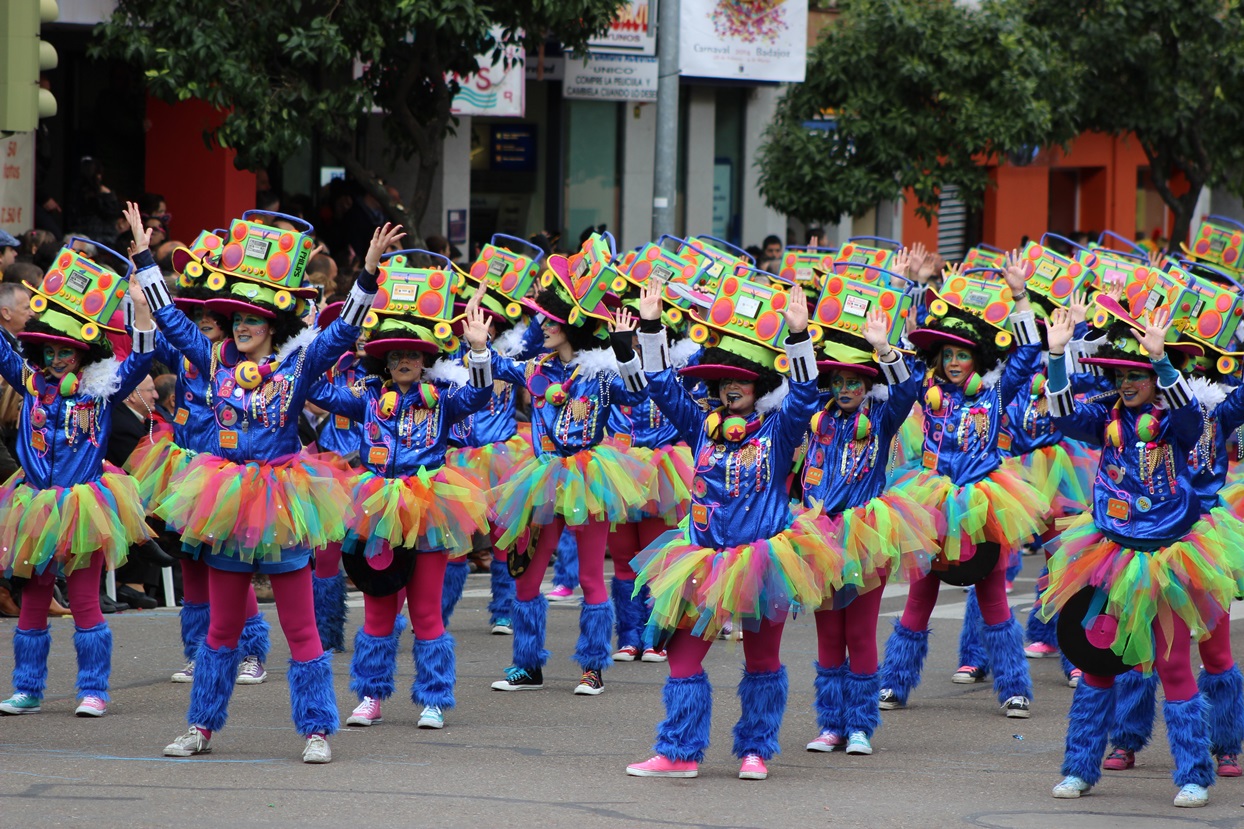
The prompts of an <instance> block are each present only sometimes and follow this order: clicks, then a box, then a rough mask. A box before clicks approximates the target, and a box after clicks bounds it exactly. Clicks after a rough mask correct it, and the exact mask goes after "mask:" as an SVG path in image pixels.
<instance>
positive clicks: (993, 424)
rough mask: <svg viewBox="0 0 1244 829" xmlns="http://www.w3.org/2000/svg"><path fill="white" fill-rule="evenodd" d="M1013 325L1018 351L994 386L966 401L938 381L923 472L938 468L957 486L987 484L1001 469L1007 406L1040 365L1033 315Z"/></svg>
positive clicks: (929, 410)
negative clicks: (938, 395) (1001, 439)
mask: <svg viewBox="0 0 1244 829" xmlns="http://www.w3.org/2000/svg"><path fill="white" fill-rule="evenodd" d="M1011 321H1012V325H1013V328H1014V330H1015V341H1016V343H1018V345H1017V346H1016V348H1015V351H1014V352H1013V353H1012V354H1011V355H1010V357H1009V358H1007V360H1006V362H1005V364H1004V365H1003V367H1002V372H1001V376H1000V377H999V378H998V381H997V383H996V384H994V385H993V386H992V387H989V388H982V389H981V390H980V392H979V393H977V394H976V395H975V396H973V397H967V396H966V395H965V394H964V391H963V387H962V386H959V385H956V384H954V383H946V382H943V381H940V380H935V385H936V387H937V388H938V389H940V391H941V395H942V406H941V408H940V409H938V410H934V409H933V407H932V406H928V405H926V406H925V407H924V466H925V468H926V469H930V468H936V469H937V472H938V474H940V475H945V476H946V477H948V478H950V480H951V481H952V482H953V483H954V484H955V486H966V485H967V484H974V483H976V482H977V481H980V480H983V479H984V478H985V477H986V476H988V475H989V473H991V472H993V471H994V470H995V469H997V468H998V466H999V465H1001V463H1002V457H1003V455H1002V452H1001V451H1000V450H999V448H998V435H999V433H1000V432H1001V426H1002V417H1003V415H1004V414H1005V413H1006V407H1007V404H1009V403H1010V402H1011V401H1012V400H1014V399H1015V396H1016V395H1017V394H1019V393H1020V391H1022V390H1024V389H1026V388H1027V387H1028V383H1029V380H1030V378H1031V377H1032V376H1033V375H1034V374H1035V373H1036V371H1037V369H1038V368H1039V366H1040V364H1041V340H1040V334H1039V332H1038V331H1037V328H1036V323H1035V322H1034V321H1033V318H1032V314H1031V313H1028V314H1012V315H1011ZM926 399H927V392H926Z"/></svg>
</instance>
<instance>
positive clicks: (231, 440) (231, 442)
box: [220, 431, 238, 449]
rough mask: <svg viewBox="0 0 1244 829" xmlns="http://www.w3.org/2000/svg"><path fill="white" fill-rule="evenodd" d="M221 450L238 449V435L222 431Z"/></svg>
mask: <svg viewBox="0 0 1244 829" xmlns="http://www.w3.org/2000/svg"><path fill="white" fill-rule="evenodd" d="M220 448H221V449H237V448H238V433H237V432H227V431H221V433H220Z"/></svg>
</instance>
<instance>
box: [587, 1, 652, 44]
mask: <svg viewBox="0 0 1244 829" xmlns="http://www.w3.org/2000/svg"><path fill="white" fill-rule="evenodd" d="M587 43H588V46H589V47H590V48H591V50H592V51H593V52H623V53H627V54H632V55H650V56H651V55H655V54H656V53H657V0H630V2H629V3H624V4H623V5H622V8H621V9H620V10H619V11H618V16H617V17H615V18H614V19H613V23H612V24H610V26H609V31H607V32H605V34H603V35H601V36H600V37H594V38H592V39H591V40H589V41H588V42H587Z"/></svg>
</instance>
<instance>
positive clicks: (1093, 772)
mask: <svg viewBox="0 0 1244 829" xmlns="http://www.w3.org/2000/svg"><path fill="white" fill-rule="evenodd" d="M1114 693H1115V692H1114V686H1111V687H1109V688H1097V687H1095V686H1093V685H1089V684H1088V683H1087V682H1081V683H1080V684H1079V685H1078V686H1076V690H1075V694H1074V695H1073V696H1072V698H1071V710H1069V711H1068V712H1067V741H1066V743H1065V747H1064V749H1063V768H1062V773H1063V774H1064V775H1074V776H1076V777H1078V778H1080V779H1081V780H1083V781H1084V782H1085V783H1088V784H1089V785H1090V786H1093V785H1096V783H1097V781H1098V780H1100V779H1101V759H1102V755H1103V754H1105V753H1106V737H1107V736H1108V734H1109V728H1108V726H1107V723H1109V722H1110V714H1111V712H1112V711H1113V710H1114Z"/></svg>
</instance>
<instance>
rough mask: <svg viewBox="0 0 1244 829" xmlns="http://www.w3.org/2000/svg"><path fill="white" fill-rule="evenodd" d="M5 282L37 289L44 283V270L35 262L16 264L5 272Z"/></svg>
mask: <svg viewBox="0 0 1244 829" xmlns="http://www.w3.org/2000/svg"><path fill="white" fill-rule="evenodd" d="M3 281H5V282H11V283H13V284H14V285H26V286H29V287H32V288H37V287H39V283H40V282H42V281H43V270H42V269H41V268H39V266H38V265H35V264H34V263H33V262H14V263H13V264H12V265H9V267H8V270H6V271H5V272H4V277H3Z"/></svg>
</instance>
